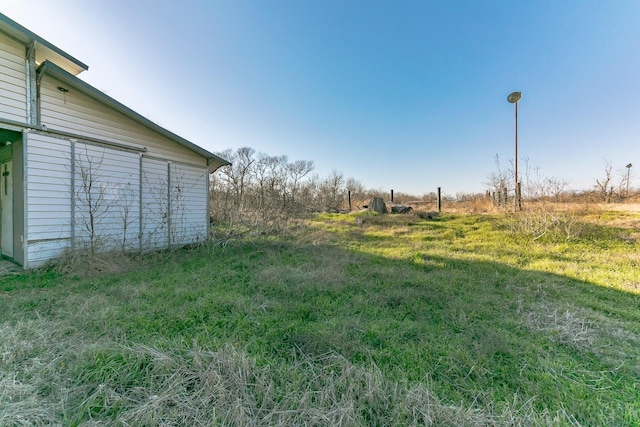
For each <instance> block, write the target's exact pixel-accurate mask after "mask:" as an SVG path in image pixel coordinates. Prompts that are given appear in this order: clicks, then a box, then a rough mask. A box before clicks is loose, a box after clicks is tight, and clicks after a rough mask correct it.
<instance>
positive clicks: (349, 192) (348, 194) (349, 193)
mask: <svg viewBox="0 0 640 427" xmlns="http://www.w3.org/2000/svg"><path fill="white" fill-rule="evenodd" d="M347 197H349V212H351V190H348V191H347Z"/></svg>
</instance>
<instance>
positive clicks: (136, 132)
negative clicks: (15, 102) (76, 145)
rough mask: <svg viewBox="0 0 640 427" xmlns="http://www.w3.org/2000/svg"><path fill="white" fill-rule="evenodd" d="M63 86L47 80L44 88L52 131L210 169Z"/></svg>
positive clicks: (44, 117) (44, 113)
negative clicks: (63, 89)
mask: <svg viewBox="0 0 640 427" xmlns="http://www.w3.org/2000/svg"><path fill="white" fill-rule="evenodd" d="M58 86H60V87H66V86H67V85H65V84H64V83H62V82H59V81H58V80H56V79H54V78H52V77H51V76H45V77H44V78H43V79H42V83H41V88H40V96H41V100H40V108H41V119H42V123H43V124H45V125H46V126H48V127H49V128H50V129H55V130H61V131H65V132H71V133H74V134H78V135H83V136H87V137H91V138H96V139H99V140H104V141H109V142H117V143H120V144H131V145H133V146H136V147H146V148H147V150H148V153H149V154H150V155H152V156H156V157H160V158H165V159H173V160H176V161H181V162H185V163H191V164H197V165H200V164H201V165H203V166H206V159H205V158H204V157H202V156H200V155H198V154H197V153H195V152H193V151H191V150H189V149H187V148H185V147H182V146H180V145H178V144H176V143H175V142H173V141H171V140H169V139H167V138H165V137H163V136H162V135H159V134H157V133H156V132H154V131H152V130H150V129H149V128H147V127H145V126H142V125H141V124H139V123H137V122H135V121H134V120H132V119H129V118H128V117H126V116H124V115H123V114H121V113H119V112H117V111H115V110H113V109H112V108H110V107H108V106H106V105H104V104H102V103H100V102H98V101H96V100H95V99H93V98H91V97H89V96H87V95H84V94H82V93H80V92H78V91H77V90H75V89H73V88H68V89H69V92H65V93H63V92H61V91H59V90H58Z"/></svg>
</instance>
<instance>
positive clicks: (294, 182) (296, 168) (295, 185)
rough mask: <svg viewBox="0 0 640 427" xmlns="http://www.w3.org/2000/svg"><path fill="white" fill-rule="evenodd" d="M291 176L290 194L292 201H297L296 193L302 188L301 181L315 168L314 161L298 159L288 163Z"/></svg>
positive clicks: (287, 168) (288, 171)
mask: <svg viewBox="0 0 640 427" xmlns="http://www.w3.org/2000/svg"><path fill="white" fill-rule="evenodd" d="M286 170H287V173H288V177H289V194H290V197H291V203H295V202H296V195H297V193H298V190H299V189H300V182H301V181H302V179H303V178H304V177H306V176H307V175H308V174H309V173H311V171H312V170H313V162H312V161H308V160H296V161H295V162H293V163H289V164H287V167H286Z"/></svg>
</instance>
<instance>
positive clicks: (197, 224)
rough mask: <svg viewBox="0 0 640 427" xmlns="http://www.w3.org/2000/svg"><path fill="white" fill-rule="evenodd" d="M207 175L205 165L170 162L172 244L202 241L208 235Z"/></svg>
mask: <svg viewBox="0 0 640 427" xmlns="http://www.w3.org/2000/svg"><path fill="white" fill-rule="evenodd" d="M207 179H208V171H207V170H206V169H205V168H198V167H193V166H187V165H182V164H173V165H172V172H171V224H172V231H173V233H172V236H173V238H172V242H171V243H172V244H174V245H180V244H190V243H195V242H202V241H204V240H205V239H206V238H207V220H206V218H207V217H208V215H207V191H208V186H207Z"/></svg>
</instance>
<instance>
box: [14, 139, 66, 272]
mask: <svg viewBox="0 0 640 427" xmlns="http://www.w3.org/2000/svg"><path fill="white" fill-rule="evenodd" d="M25 135H26V137H25V139H26V140H25V144H24V146H25V147H26V157H27V162H28V163H27V164H28V168H27V173H26V177H25V179H26V182H27V192H26V197H27V198H28V199H27V230H28V232H27V236H26V239H25V240H26V241H27V260H26V262H27V263H28V266H29V267H31V268H32V267H37V266H39V265H41V264H43V263H44V262H46V261H47V260H49V259H51V258H55V257H57V256H59V255H60V254H61V253H62V251H64V249H66V248H68V247H69V246H70V243H71V200H70V195H71V143H70V142H69V141H68V140H63V139H58V138H52V137H49V136H44V135H39V134H33V133H28V134H25Z"/></svg>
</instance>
